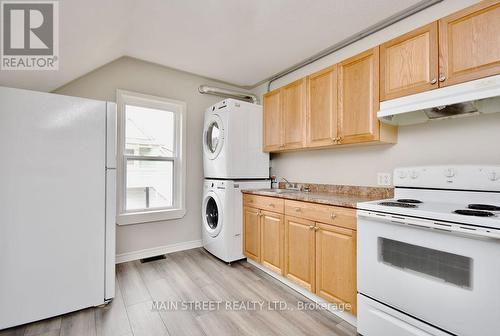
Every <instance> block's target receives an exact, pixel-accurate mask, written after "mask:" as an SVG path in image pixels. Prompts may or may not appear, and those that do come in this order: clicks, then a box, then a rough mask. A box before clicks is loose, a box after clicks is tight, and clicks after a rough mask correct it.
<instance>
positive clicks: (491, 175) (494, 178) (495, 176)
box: [488, 171, 500, 181]
mask: <svg viewBox="0 0 500 336" xmlns="http://www.w3.org/2000/svg"><path fill="white" fill-rule="evenodd" d="M488 178H489V179H490V181H498V179H500V174H499V173H497V172H496V171H492V172H489V173H488Z"/></svg>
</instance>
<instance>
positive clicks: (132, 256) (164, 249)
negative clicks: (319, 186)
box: [116, 240, 203, 264]
mask: <svg viewBox="0 0 500 336" xmlns="http://www.w3.org/2000/svg"><path fill="white" fill-rule="evenodd" d="M201 246H203V244H202V241H201V240H192V241H187V242H182V243H177V244H171V245H165V246H158V247H153V248H149V249H144V250H139V251H132V252H125V253H120V254H117V255H116V263H117V264H121V263H124V262H127V261H133V260H139V259H143V258H150V257H154V256H157V255H161V254H167V253H173V252H178V251H184V250H190V249H193V248H197V247H201Z"/></svg>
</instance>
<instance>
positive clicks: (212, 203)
mask: <svg viewBox="0 0 500 336" xmlns="http://www.w3.org/2000/svg"><path fill="white" fill-rule="evenodd" d="M221 205H222V204H221V202H220V201H219V198H218V197H217V195H216V194H215V193H214V192H213V191H209V192H208V193H207V195H206V196H205V199H204V200H203V210H202V211H203V227H204V228H205V230H206V231H207V232H208V234H209V235H210V236H212V237H217V235H218V234H219V233H220V231H221V230H222V224H223V223H222V207H221Z"/></svg>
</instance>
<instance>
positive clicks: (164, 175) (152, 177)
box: [126, 159, 174, 211]
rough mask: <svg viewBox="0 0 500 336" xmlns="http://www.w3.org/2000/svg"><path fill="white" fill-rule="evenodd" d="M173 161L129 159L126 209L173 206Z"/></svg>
mask: <svg viewBox="0 0 500 336" xmlns="http://www.w3.org/2000/svg"><path fill="white" fill-rule="evenodd" d="M173 168H174V164H173V161H153V160H135V159H127V168H126V180H127V187H126V210H127V211H129V210H141V209H151V208H168V207H172V206H173Z"/></svg>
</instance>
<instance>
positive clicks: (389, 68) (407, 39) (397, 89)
mask: <svg viewBox="0 0 500 336" xmlns="http://www.w3.org/2000/svg"><path fill="white" fill-rule="evenodd" d="M438 50H439V48H438V23H437V22H433V23H431V24H429V25H427V26H425V27H422V28H419V29H417V30H414V31H412V32H410V33H408V34H405V35H403V36H400V37H398V38H395V39H394V40H392V41H389V42H386V43H384V44H382V45H381V46H380V100H387V99H393V98H397V97H402V96H407V95H410V94H415V93H418V92H423V91H428V90H431V89H435V88H437V87H438V72H439V69H438V59H439V55H438V52H439V51H438Z"/></svg>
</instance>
